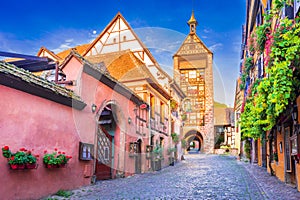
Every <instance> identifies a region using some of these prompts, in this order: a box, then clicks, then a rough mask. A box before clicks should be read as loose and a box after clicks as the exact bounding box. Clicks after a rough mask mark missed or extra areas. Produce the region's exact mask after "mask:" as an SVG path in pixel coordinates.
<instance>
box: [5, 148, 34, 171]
mask: <svg viewBox="0 0 300 200" xmlns="http://www.w3.org/2000/svg"><path fill="white" fill-rule="evenodd" d="M2 155H3V156H4V157H5V158H7V159H8V164H9V165H10V168H11V169H13V170H15V169H34V168H36V167H37V164H36V162H37V158H38V155H33V154H32V153H31V151H28V150H27V149H25V148H21V149H20V150H19V151H17V152H16V153H12V152H11V151H10V149H9V147H8V146H4V147H3V148H2Z"/></svg>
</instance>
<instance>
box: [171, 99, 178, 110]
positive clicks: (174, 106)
mask: <svg viewBox="0 0 300 200" xmlns="http://www.w3.org/2000/svg"><path fill="white" fill-rule="evenodd" d="M170 107H171V111H172V112H174V111H176V109H177V108H178V104H177V102H176V101H175V100H174V99H171V101H170Z"/></svg>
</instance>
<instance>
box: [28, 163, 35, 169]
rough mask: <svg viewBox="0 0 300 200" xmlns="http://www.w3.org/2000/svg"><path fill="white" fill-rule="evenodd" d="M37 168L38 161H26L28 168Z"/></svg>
mask: <svg viewBox="0 0 300 200" xmlns="http://www.w3.org/2000/svg"><path fill="white" fill-rule="evenodd" d="M35 168H37V164H36V163H26V169H35Z"/></svg>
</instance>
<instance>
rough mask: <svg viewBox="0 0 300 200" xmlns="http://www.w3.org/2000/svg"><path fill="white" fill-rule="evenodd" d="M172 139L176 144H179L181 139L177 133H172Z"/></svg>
mask: <svg viewBox="0 0 300 200" xmlns="http://www.w3.org/2000/svg"><path fill="white" fill-rule="evenodd" d="M171 137H172V140H173V142H174V143H175V144H177V143H178V142H179V137H178V135H177V133H171Z"/></svg>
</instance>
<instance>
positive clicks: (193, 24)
mask: <svg viewBox="0 0 300 200" xmlns="http://www.w3.org/2000/svg"><path fill="white" fill-rule="evenodd" d="M187 23H188V25H189V26H190V34H195V33H196V26H197V25H198V22H197V20H196V18H195V14H194V10H192V15H191V18H190V20H189V21H188V22H187Z"/></svg>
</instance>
